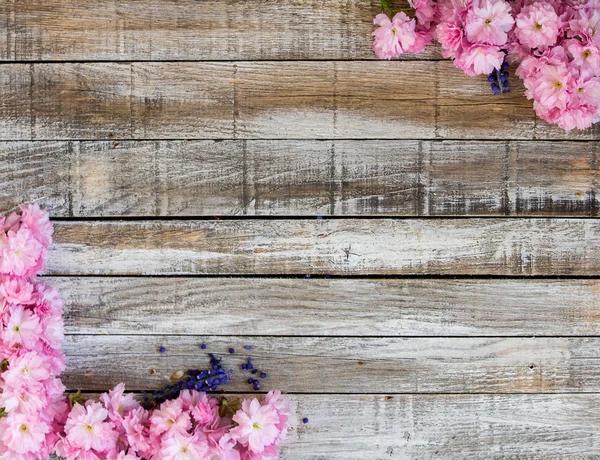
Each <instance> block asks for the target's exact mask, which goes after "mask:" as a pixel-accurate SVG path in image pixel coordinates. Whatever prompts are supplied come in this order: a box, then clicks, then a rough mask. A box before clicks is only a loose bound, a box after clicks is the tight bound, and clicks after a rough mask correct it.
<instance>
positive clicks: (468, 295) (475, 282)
mask: <svg viewBox="0 0 600 460" xmlns="http://www.w3.org/2000/svg"><path fill="white" fill-rule="evenodd" d="M46 281H47V282H48V283H50V284H51V285H52V286H54V287H56V288H57V289H59V291H60V293H61V295H62V296H63V298H64V300H65V310H66V312H65V321H66V326H67V333H69V334H84V335H85V334H127V335H135V334H146V335H148V334H160V335H169V334H173V335H193V334H201V335H202V334H204V335H207V334H214V333H215V331H218V332H219V333H227V334H231V335H238V334H239V335H256V336H264V335H269V336H302V335H310V336H513V337H514V336H526V337H531V336H578V335H585V336H591V335H599V333H600V326H599V324H598V318H600V305H599V303H598V292H600V281H599V280H589V279H570V280H552V279H548V280H546V279H544V280H539V279H529V280H527V279H499V280H495V279H378V280H375V279H372V280H371V279H368V280H367V279H358V280H348V279H328V280H327V279H308V280H298V279H269V278H267V279H265V278H257V279H252V278H114V277H110V278H97V277H67V278H63V277H56V278H54V277H52V278H48V279H46ZM207 318H210V320H209V321H207Z"/></svg>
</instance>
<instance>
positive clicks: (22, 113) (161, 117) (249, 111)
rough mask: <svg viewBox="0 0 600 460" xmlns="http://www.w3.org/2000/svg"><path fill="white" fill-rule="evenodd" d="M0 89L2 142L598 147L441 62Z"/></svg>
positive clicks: (102, 77) (151, 73)
mask: <svg viewBox="0 0 600 460" xmlns="http://www.w3.org/2000/svg"><path fill="white" fill-rule="evenodd" d="M0 81H6V82H9V83H10V84H7V85H5V87H3V91H2V94H1V95H2V98H3V99H4V100H3V103H2V105H0V116H1V118H4V119H5V120H4V121H3V122H2V124H1V125H0V139H2V140H60V139H65V140H70V139H188V138H190V139H192V138H193V139H213V138H218V139H232V138H237V139H415V138H417V139H434V138H438V137H444V138H456V139H501V140H506V139H513V138H514V139H588V140H597V139H598V138H599V137H600V127H598V126H599V125H596V126H595V127H594V128H591V129H589V130H587V131H572V132H570V133H566V132H565V131H563V130H562V129H560V128H558V127H556V126H554V127H550V126H547V125H545V124H544V123H542V122H541V121H539V120H536V118H535V114H534V112H533V110H532V104H531V102H530V101H527V100H526V99H525V98H524V96H523V95H522V89H523V88H522V86H520V85H519V84H517V83H514V84H513V87H514V91H513V92H512V93H511V94H510V95H505V96H504V97H502V98H501V99H499V98H497V97H495V96H493V95H492V93H491V92H490V90H489V83H488V82H487V80H486V79H485V78H480V79H470V78H467V77H465V76H464V75H462V74H461V72H460V71H459V70H458V69H455V68H454V67H453V66H452V64H451V63H450V62H446V61H441V62H418V61H411V62H406V61H404V62H401V61H395V62H387V61H386V62H356V61H355V62H237V63H236V62H222V63H218V62H195V63H190V62H167V63H153V62H138V63H88V64H73V63H66V64H6V65H3V66H1V67H0ZM450 82H451V84H450ZM390 88H401V91H396V92H393V91H390ZM490 114H493V119H492V117H491V116H490ZM491 127H493V129H490V128H491Z"/></svg>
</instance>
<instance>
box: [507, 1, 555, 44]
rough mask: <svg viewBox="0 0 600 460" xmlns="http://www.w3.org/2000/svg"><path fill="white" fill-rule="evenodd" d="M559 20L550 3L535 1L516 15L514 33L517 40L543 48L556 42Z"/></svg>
mask: <svg viewBox="0 0 600 460" xmlns="http://www.w3.org/2000/svg"><path fill="white" fill-rule="evenodd" d="M560 30H561V22H560V19H559V17H558V15H557V14H556V11H555V10H554V8H553V7H552V5H550V4H548V3H547V2H535V3H533V4H532V5H528V6H526V7H525V8H523V10H521V12H520V13H519V15H518V16H517V27H516V29H515V34H516V36H517V38H518V39H519V41H520V42H521V43H522V44H523V45H526V46H529V47H530V48H541V49H545V48H547V47H548V46H552V45H554V44H555V43H556V39H557V38H558V34H559V32H560Z"/></svg>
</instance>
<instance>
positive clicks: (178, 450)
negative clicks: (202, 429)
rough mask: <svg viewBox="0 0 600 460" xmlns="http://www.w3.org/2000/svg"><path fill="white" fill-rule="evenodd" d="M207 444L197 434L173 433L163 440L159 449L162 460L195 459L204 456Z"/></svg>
mask: <svg viewBox="0 0 600 460" xmlns="http://www.w3.org/2000/svg"><path fill="white" fill-rule="evenodd" d="M207 451H208V446H207V445H206V443H205V442H202V441H201V440H200V439H199V438H198V436H196V435H189V434H183V433H179V432H175V433H173V435H172V436H168V437H167V438H166V439H165V440H164V441H163V447H162V449H161V451H160V458H161V459H162V460H197V459H201V458H205V457H204V455H205V454H206V452H207Z"/></svg>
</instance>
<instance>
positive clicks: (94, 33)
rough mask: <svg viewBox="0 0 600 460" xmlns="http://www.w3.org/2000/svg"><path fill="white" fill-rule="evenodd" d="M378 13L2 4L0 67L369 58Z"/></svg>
mask: <svg viewBox="0 0 600 460" xmlns="http://www.w3.org/2000/svg"><path fill="white" fill-rule="evenodd" d="M378 12H380V6H379V2H378V1H376V0H352V1H349V0H326V1H316V0H293V1H289V0H286V1H283V0H277V1H273V0H243V1H231V0H203V1H202V2H197V1H194V0H138V1H133V2H132V1H119V0H83V1H82V0H61V1H60V2H44V1H41V0H18V1H13V0H7V1H3V2H2V3H0V59H3V60H12V61H28V60H45V61H49V60H52V61H61V60H85V61H96V60H111V61H120V60H124V61H136V60H152V61H154V60H255V59H274V60H279V59H376V56H375V55H374V54H373V53H372V51H371V33H372V32H373V29H374V26H373V17H374V16H375V14H377V13H378ZM403 58H404V59H407V58H409V59H415V58H416V59H432V58H434V59H437V58H440V54H439V51H438V48H437V47H435V46H431V47H430V48H429V49H427V50H426V51H425V52H424V53H422V54H418V55H410V56H403Z"/></svg>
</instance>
